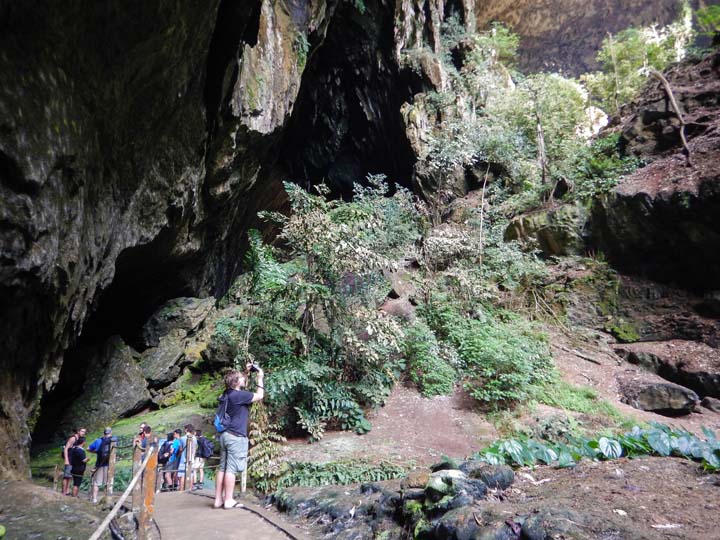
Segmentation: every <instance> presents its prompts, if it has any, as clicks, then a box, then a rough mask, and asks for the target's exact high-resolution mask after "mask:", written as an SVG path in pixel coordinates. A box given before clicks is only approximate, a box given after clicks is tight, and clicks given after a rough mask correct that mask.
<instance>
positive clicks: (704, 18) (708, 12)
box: [695, 5, 720, 45]
mask: <svg viewBox="0 0 720 540" xmlns="http://www.w3.org/2000/svg"><path fill="white" fill-rule="evenodd" d="M695 17H696V18H697V22H698V27H699V28H700V33H701V34H702V35H704V36H708V37H710V38H712V40H713V43H714V44H715V45H717V44H718V42H720V6H717V5H715V6H705V7H702V8H700V9H698V10H697V11H696V12H695Z"/></svg>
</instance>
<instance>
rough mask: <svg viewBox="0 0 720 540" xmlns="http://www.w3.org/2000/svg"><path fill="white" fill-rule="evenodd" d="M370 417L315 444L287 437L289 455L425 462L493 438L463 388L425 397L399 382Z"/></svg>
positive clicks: (470, 450) (490, 428)
mask: <svg viewBox="0 0 720 540" xmlns="http://www.w3.org/2000/svg"><path fill="white" fill-rule="evenodd" d="M369 420H370V422H371V423H372V430H371V431H370V432H369V433H366V434H365V435H356V434H353V433H347V432H329V433H326V435H325V437H323V439H322V440H321V441H319V442H317V443H314V444H308V443H307V442H306V440H304V439H296V440H291V441H289V444H288V445H287V458H288V459H291V460H293V461H312V462H316V463H318V462H319V463H322V462H327V461H335V460H345V459H360V458H365V459H369V460H372V461H380V460H390V461H393V462H399V463H406V462H410V461H414V462H415V463H416V464H417V465H428V464H431V463H435V462H437V461H438V460H439V458H440V457H441V456H442V455H443V454H444V455H448V456H456V457H463V456H469V455H470V454H472V453H474V452H476V451H477V450H479V449H480V448H482V447H483V446H487V445H488V444H491V443H492V441H493V440H494V439H495V437H496V433H495V428H494V427H493V425H492V424H490V423H489V422H488V421H487V419H486V418H485V416H483V415H482V414H480V413H479V412H477V411H476V410H475V408H474V406H473V403H472V400H471V399H469V398H468V397H467V396H466V395H465V394H464V393H463V392H462V391H461V390H457V391H456V392H455V394H453V395H452V396H438V397H434V398H431V399H428V398H424V397H422V396H421V395H420V394H418V392H417V391H415V390H412V389H410V388H406V387H404V386H402V385H398V386H396V387H395V389H394V390H393V392H392V394H391V395H390V398H389V399H388V401H387V403H386V405H385V406H384V407H382V408H381V409H379V410H377V411H375V412H374V413H372V414H371V415H369Z"/></svg>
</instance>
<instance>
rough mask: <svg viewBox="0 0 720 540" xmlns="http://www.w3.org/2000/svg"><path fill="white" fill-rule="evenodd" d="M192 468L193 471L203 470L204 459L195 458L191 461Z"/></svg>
mask: <svg viewBox="0 0 720 540" xmlns="http://www.w3.org/2000/svg"><path fill="white" fill-rule="evenodd" d="M192 468H193V470H194V471H196V470H198V469H204V468H205V458H204V457H196V458H195V459H193V464H192Z"/></svg>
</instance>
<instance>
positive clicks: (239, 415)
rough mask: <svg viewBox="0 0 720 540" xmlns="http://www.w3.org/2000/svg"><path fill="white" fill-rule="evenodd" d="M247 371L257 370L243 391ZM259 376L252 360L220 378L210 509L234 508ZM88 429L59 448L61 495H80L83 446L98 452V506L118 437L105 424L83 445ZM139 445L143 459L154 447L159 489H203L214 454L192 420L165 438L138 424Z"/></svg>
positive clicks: (94, 485) (259, 393) (94, 490)
mask: <svg viewBox="0 0 720 540" xmlns="http://www.w3.org/2000/svg"><path fill="white" fill-rule="evenodd" d="M250 371H253V372H257V384H256V389H255V391H254V392H249V391H247V390H245V387H246V385H247V382H248V378H249V372H250ZM263 377H264V373H263V371H262V369H260V368H259V367H258V366H256V365H255V364H248V367H247V372H245V373H243V372H240V371H230V372H229V373H227V374H226V375H225V377H224V381H225V387H226V390H225V392H224V393H223V395H222V396H220V407H219V409H218V415H219V416H221V419H220V420H221V421H218V419H217V416H216V422H215V425H216V429H217V430H218V439H219V441H220V464H219V466H218V469H217V475H216V478H215V501H214V504H213V506H214V508H233V507H235V506H238V505H239V503H238V502H237V501H236V500H235V499H234V495H233V492H234V489H235V479H236V475H237V474H239V473H242V472H243V471H244V470H245V468H246V467H247V455H248V417H249V407H250V405H251V404H252V403H255V402H257V401H260V400H262V399H263V397H264V386H263ZM221 413H222V414H221ZM86 432H87V431H86V429H85V428H77V429H75V430H74V433H73V434H72V435H71V436H70V437H69V438H68V439H67V441H66V443H65V445H64V446H63V449H62V456H63V460H64V470H63V488H62V492H63V494H65V495H71V496H75V497H77V496H78V493H79V490H80V486H81V484H82V482H83V478H84V476H85V471H86V468H87V463H88V461H90V458H89V457H88V455H87V453H86V450H87V452H91V453H94V454H96V455H97V459H96V461H95V467H94V468H93V469H92V472H91V484H90V485H91V489H90V498H91V500H92V502H93V503H95V504H96V503H97V497H98V492H99V490H100V488H101V487H102V486H104V485H106V484H107V483H108V469H109V465H110V459H111V455H112V448H113V446H114V443H116V442H117V438H116V437H114V436H113V434H112V429H111V428H109V427H108V428H105V430H104V432H103V436H102V437H99V438H97V439H95V440H94V441H93V442H92V443H91V444H90V445H89V446H88V447H87V448H85V444H86V439H85V435H86ZM138 446H139V447H140V448H141V449H142V450H143V457H144V452H145V450H146V449H147V448H149V447H150V446H153V447H155V448H156V449H157V456H158V473H159V477H160V479H161V485H160V491H177V490H184V489H188V485H189V489H193V490H196V489H202V488H203V486H204V481H205V464H206V460H207V459H208V458H210V457H212V456H213V453H214V445H213V443H212V441H211V440H209V439H208V438H206V437H205V436H203V433H202V431H201V430H199V429H195V427H194V426H193V425H192V424H186V425H185V426H184V428H183V429H180V428H178V429H175V430H174V431H171V432H169V433H167V435H166V436H165V438H162V439H160V440H158V439H157V437H155V436H154V435H153V432H152V429H151V428H150V426H148V425H147V424H145V423H142V424H140V430H139V432H138V434H137V435H136V436H135V438H134V439H133V447H138ZM188 468H189V470H188ZM188 473H189V474H190V477H189V478H187V475H188ZM188 480H189V482H188ZM71 486H72V490H71Z"/></svg>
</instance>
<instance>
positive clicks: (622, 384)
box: [618, 370, 700, 415]
mask: <svg viewBox="0 0 720 540" xmlns="http://www.w3.org/2000/svg"><path fill="white" fill-rule="evenodd" d="M618 386H619V389H620V393H621V400H622V401H623V402H624V403H627V404H628V405H630V406H632V407H635V408H636V409H640V410H643V411H653V412H657V413H659V414H668V415H680V414H689V413H691V412H692V411H694V410H695V408H696V407H697V406H698V404H699V403H700V398H699V397H698V395H697V394H696V393H695V392H693V391H692V390H690V389H689V388H685V387H684V386H680V385H679V384H673V383H670V382H667V381H665V380H664V379H662V378H660V377H659V376H657V375H654V374H652V373H649V372H647V371H644V370H626V371H625V372H623V373H622V374H620V375H619V376H618Z"/></svg>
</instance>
